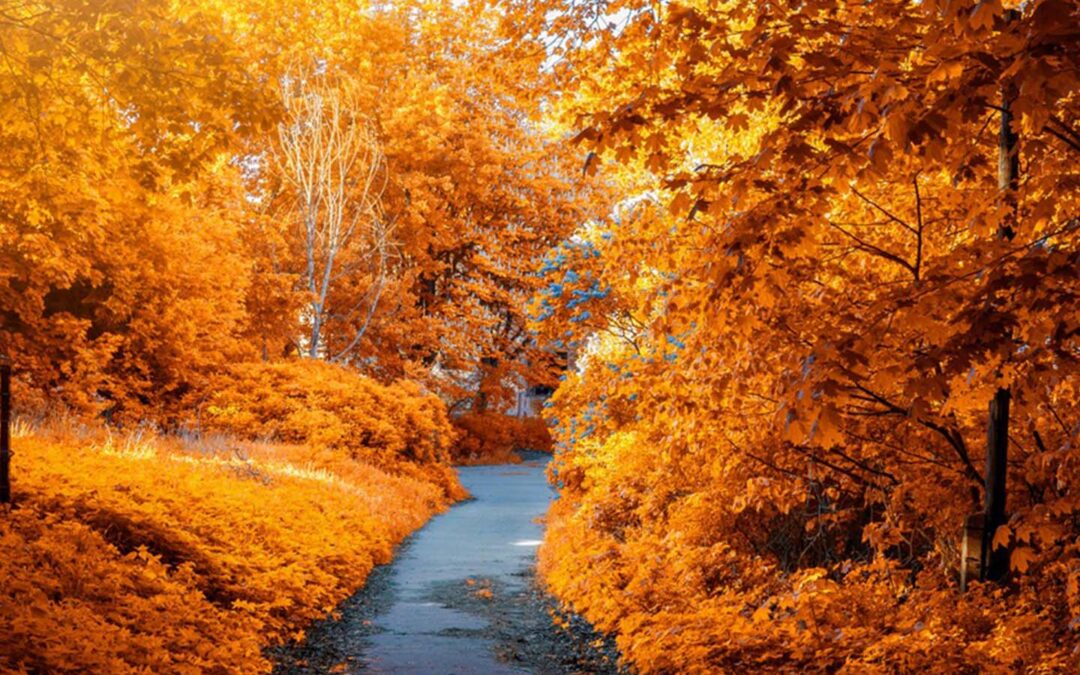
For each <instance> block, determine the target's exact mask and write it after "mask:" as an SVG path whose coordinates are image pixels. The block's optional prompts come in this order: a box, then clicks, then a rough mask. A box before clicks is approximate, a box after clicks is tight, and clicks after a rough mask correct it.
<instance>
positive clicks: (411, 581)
mask: <svg viewBox="0 0 1080 675" xmlns="http://www.w3.org/2000/svg"><path fill="white" fill-rule="evenodd" d="M547 459H548V456H547V455H541V454H539V453H529V454H528V455H526V457H525V460H526V461H525V462H523V463H522V464H516V465H498V466H477V467H462V468H460V469H459V472H460V476H461V482H462V483H463V484H464V485H465V487H466V488H468V490H469V491H470V492H471V493H472V495H473V497H474V498H473V499H472V500H470V501H468V502H464V503H462V504H460V505H458V506H456V507H454V508H453V509H451V510H450V511H449V512H448V513H445V514H443V515H441V516H438V517H436V518H435V519H433V520H432V521H431V522H430V523H428V525H426V526H425V527H424V528H423V529H422V530H420V531H419V532H417V533H416V534H414V535H413V536H412V537H411V538H410V539H409V540H407V541H406V543H404V544H403V545H402V546H401V548H400V550H399V551H398V555H397V557H396V559H395V561H394V562H393V563H391V564H389V565H385V566H383V567H381V568H378V569H376V570H375V571H374V572H373V573H372V574H371V576H370V577H369V579H368V583H367V584H366V586H365V587H364V589H363V590H361V591H360V592H359V593H357V594H356V595H354V596H353V597H352V598H350V599H349V600H347V601H345V602H344V603H343V604H342V605H341V606H340V607H339V608H338V612H337V614H338V616H337V618H336V619H331V620H327V621H324V622H322V623H320V624H318V625H316V626H314V627H313V628H312V629H311V630H309V631H308V633H307V639H306V640H305V641H304V642H303V643H299V644H292V645H288V646H285V647H282V648H278V649H276V650H274V653H273V654H272V655H271V656H272V657H273V658H274V659H275V660H276V662H277V664H278V667H277V670H276V671H275V672H279V673H290V674H292V673H310V672H344V673H352V672H357V673H428V674H431V675H451V674H461V675H464V674H467V673H483V674H484V675H500V674H503V673H537V674H540V675H563V674H567V673H581V672H586V673H598V674H603V673H616V672H618V671H617V669H616V667H615V665H614V664H615V660H616V652H615V651H614V649H613V647H612V645H611V644H610V642H609V641H606V640H604V639H602V638H601V637H600V636H598V635H596V634H595V633H594V632H593V631H592V630H591V629H590V627H589V626H588V624H586V623H585V622H584V621H583V620H581V619H580V618H577V617H574V616H569V615H566V614H564V613H562V612H560V611H558V609H557V607H556V605H555V602H554V601H553V600H552V599H551V598H550V597H549V596H547V595H546V594H545V593H544V592H543V591H542V590H541V589H540V588H539V587H538V586H537V584H536V581H535V577H534V572H533V567H534V564H535V552H536V546H537V545H538V543H539V540H540V538H541V537H542V535H543V526H542V524H541V518H542V516H543V515H544V513H545V512H546V510H547V507H548V505H549V504H550V502H551V500H552V499H553V498H554V496H555V495H554V492H553V491H552V490H551V489H550V487H549V486H548V483H547V480H546V477H545V474H544V469H545V465H546V461H547Z"/></svg>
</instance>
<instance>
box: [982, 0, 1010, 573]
mask: <svg viewBox="0 0 1080 675" xmlns="http://www.w3.org/2000/svg"><path fill="white" fill-rule="evenodd" d="M1018 17H1019V13H1018V12H1016V10H1010V11H1009V12H1008V13H1007V14H1006V17H1005V19H1006V22H1007V23H1012V22H1013V21H1015V20H1016V19H1017V18H1018ZM1015 98H1016V88H1015V87H1014V86H1012V85H1011V84H1010V83H1005V84H1004V85H1002V90H1001V128H1000V131H999V134H998V188H999V189H1000V190H1001V191H1002V193H1003V195H1004V197H1005V200H1006V203H1007V204H1008V205H1009V207H1010V210H1009V211H1010V212H1009V215H1008V216H1006V221H1005V223H1004V224H1002V226H1001V229H1000V231H999V235H1000V236H1001V237H1002V238H1004V239H1012V238H1013V237H1014V236H1016V229H1015V226H1016V219H1017V202H1016V188H1017V185H1018V183H1019V180H1020V148H1019V145H1020V139H1019V137H1018V135H1017V133H1016V132H1015V131H1014V129H1013V125H1012V122H1013V115H1012V102H1013V100H1014V99H1015ZM1006 337H1009V336H1006ZM1010 399H1011V393H1010V391H1009V389H1008V388H1001V389H998V390H997V392H996V393H995V394H994V398H993V399H992V400H991V401H990V410H989V413H990V415H989V418H990V419H989V420H988V423H987V430H986V503H985V511H984V513H985V520H984V521H983V522H984V529H983V537H982V551H981V555H980V557H979V576H980V577H981V578H982V579H986V580H991V581H997V580H1000V579H1002V578H1004V577H1005V575H1006V574H1007V573H1008V571H1009V550H1008V548H1007V547H1005V546H1002V547H1000V548H995V547H994V533H995V532H996V531H997V528H998V527H1000V526H1001V525H1004V524H1005V520H1006V511H1005V497H1006V493H1007V491H1006V477H1007V472H1008V459H1009V401H1010Z"/></svg>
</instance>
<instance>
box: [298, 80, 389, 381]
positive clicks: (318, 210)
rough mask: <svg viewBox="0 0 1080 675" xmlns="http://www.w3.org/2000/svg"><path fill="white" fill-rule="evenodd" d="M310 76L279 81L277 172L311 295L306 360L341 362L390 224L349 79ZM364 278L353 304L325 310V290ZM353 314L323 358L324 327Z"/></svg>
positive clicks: (374, 142)
mask: <svg viewBox="0 0 1080 675" xmlns="http://www.w3.org/2000/svg"><path fill="white" fill-rule="evenodd" d="M327 78H328V76H327V75H324V74H318V73H316V72H315V71H313V70H309V71H300V72H296V73H291V74H288V75H286V76H285V78H284V80H283V82H282V101H283V107H284V110H285V118H284V120H283V121H282V122H281V123H280V124H279V126H278V153H277V156H278V165H279V168H278V170H279V171H280V173H281V175H282V178H283V182H284V183H285V184H286V185H287V186H288V189H289V190H290V194H289V195H288V196H286V197H285V199H286V200H287V201H288V202H291V203H292V204H293V209H294V210H295V218H296V220H297V229H298V234H299V237H300V241H301V250H302V255H303V260H304V268H303V275H302V279H303V285H304V287H305V288H306V290H307V292H308V294H309V295H310V298H311V299H310V302H309V310H308V312H307V313H306V315H305V321H306V322H307V323H308V324H309V325H310V328H309V333H308V335H307V338H306V344H305V347H306V351H307V354H308V356H310V357H312V358H315V357H320V356H326V357H327V358H331V359H333V360H341V359H343V358H345V357H347V356H348V355H349V354H350V353H351V352H352V350H353V349H354V348H355V347H356V346H357V344H358V343H359V342H360V340H362V339H363V336H364V333H365V332H366V331H367V328H368V326H369V325H371V320H372V317H373V316H374V314H375V312H376V310H377V309H378V306H379V300H380V298H381V296H382V292H383V289H384V287H385V283H386V276H387V274H388V273H389V267H390V263H391V260H390V258H391V256H392V255H393V250H392V249H393V248H394V241H393V239H392V237H393V230H394V224H393V223H392V222H390V221H389V220H388V219H387V218H386V214H385V212H384V210H383V208H382V193H383V191H384V190H385V188H386V183H387V180H388V178H387V175H386V165H385V157H384V155H383V150H382V142H381V141H380V139H379V138H378V135H377V132H376V130H375V129H374V128H373V126H372V124H371V123H370V122H369V121H367V120H366V119H364V118H363V112H362V111H361V110H360V109H359V107H358V100H357V97H356V95H355V94H354V93H353V91H352V89H351V85H350V84H349V83H348V81H347V80H342V81H340V82H331V81H329V80H328V79H327ZM355 274H364V275H365V276H366V277H367V278H368V279H369V281H368V288H367V289H366V290H365V292H364V293H362V294H360V298H359V299H358V300H357V301H356V302H355V303H353V304H352V305H351V306H346V307H330V306H328V304H327V303H328V301H329V300H330V298H331V293H330V292H331V288H332V287H333V286H335V285H338V284H339V283H340V278H341V277H343V276H348V275H355ZM357 315H358V316H359V318H360V321H359V326H358V327H357V328H355V329H354V334H353V335H352V336H351V337H347V338H346V341H345V343H344V346H343V347H341V348H340V350H335V352H336V353H326V348H325V345H324V344H323V341H322V337H323V335H322V334H323V331H324V330H325V326H326V323H327V322H328V320H329V319H330V318H331V317H332V316H334V317H337V318H338V319H339V320H340V319H342V318H344V320H346V321H347V320H349V319H352V318H353V317H354V316H357Z"/></svg>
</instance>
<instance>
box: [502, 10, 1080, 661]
mask: <svg viewBox="0 0 1080 675" xmlns="http://www.w3.org/2000/svg"><path fill="white" fill-rule="evenodd" d="M518 9H519V10H520V16H521V17H523V18H521V19H520V20H517V21H515V22H514V26H515V28H516V29H517V30H520V31H523V32H524V33H526V34H532V35H536V36H542V35H548V36H551V35H554V36H556V37H558V38H560V40H559V41H558V43H557V46H556V47H555V48H554V49H555V50H556V51H557V53H558V54H559V56H560V57H561V58H562V59H563V61H562V65H561V67H562V68H563V70H564V73H563V81H564V83H565V84H564V86H565V87H566V89H567V91H568V94H567V97H566V99H565V101H564V115H565V119H566V120H567V121H566V124H567V125H568V126H569V127H571V128H573V129H575V130H576V132H577V140H578V141H579V142H580V143H583V144H584V145H585V146H586V147H587V149H588V150H590V151H591V152H592V153H593V154H592V155H590V159H589V161H588V162H587V163H586V168H587V170H589V171H600V172H606V173H608V174H609V175H611V176H612V180H615V181H618V182H620V183H622V184H623V185H625V186H626V187H625V194H626V195H628V196H627V198H626V199H625V200H624V202H623V204H622V206H621V207H620V208H619V209H617V210H615V211H614V212H613V213H612V214H611V216H610V217H609V218H608V219H607V222H605V223H595V224H593V225H592V226H590V227H587V228H584V229H583V230H581V231H580V232H579V233H578V234H577V235H576V237H575V238H574V239H571V240H568V242H567V243H566V245H564V246H562V247H560V248H559V249H556V250H553V251H552V253H551V255H550V256H549V262H548V264H547V265H546V267H545V272H546V274H547V275H548V278H549V285H548V287H547V288H546V289H545V290H544V291H543V292H542V293H541V294H539V295H538V296H537V298H536V300H535V301H534V307H533V316H534V319H535V320H536V329H537V330H538V331H540V332H541V333H542V334H543V335H546V336H547V337H548V339H550V340H570V341H574V342H576V343H577V347H578V348H579V349H581V350H583V351H584V353H585V358H584V362H585V366H584V370H583V372H582V373H581V374H580V375H577V376H572V377H571V378H570V379H569V380H568V381H567V383H565V384H564V385H563V386H561V387H560V389H559V390H558V392H557V393H556V399H555V401H554V405H553V407H552V408H551V418H552V420H553V422H554V423H556V424H557V433H556V436H557V441H558V443H559V445H560V447H561V448H562V449H561V450H560V451H559V453H558V455H557V457H558V459H557V465H556V469H555V472H554V476H555V478H556V480H557V481H558V483H559V484H560V485H562V487H563V499H560V502H559V504H558V505H557V506H556V507H555V514H554V515H555V518H554V519H553V521H552V524H551V526H550V529H549V533H548V538H547V544H546V546H545V549H543V551H542V559H543V564H544V568H545V576H546V578H547V580H548V583H549V585H550V587H551V588H552V589H553V590H554V591H555V592H556V593H557V594H558V595H560V596H562V597H563V598H564V599H566V600H567V601H569V602H571V603H572V604H573V606H574V607H575V608H576V609H579V610H581V611H583V612H584V613H585V614H586V616H587V617H589V618H590V619H592V620H594V621H595V622H597V624H598V625H599V626H601V627H602V628H604V629H606V630H612V631H615V632H616V633H618V634H619V636H620V646H621V647H622V648H623V651H624V654H625V655H626V657H627V658H628V659H629V660H630V661H631V662H632V663H633V664H634V665H635V666H637V667H638V668H640V669H641V670H643V671H645V672H684V671H695V670H702V669H709V668H714V669H728V668H731V669H735V668H737V667H739V666H740V664H741V665H742V667H745V666H746V664H750V663H757V664H759V665H774V666H775V665H779V664H789V665H790V664H793V663H800V664H803V666H804V667H817V668H822V669H832V668H839V667H841V666H842V665H845V664H846V666H847V667H849V668H855V669H857V668H859V667H864V668H874V667H896V668H900V669H902V670H907V669H915V668H926V667H930V668H942V667H953V668H976V669H978V668H991V667H994V665H995V664H996V665H999V666H1000V665H1004V667H1006V668H1030V667H1042V668H1047V669H1051V670H1053V669H1055V668H1065V667H1067V666H1066V665H1065V664H1071V667H1075V661H1074V658H1075V657H1074V656H1072V655H1071V646H1070V645H1071V643H1072V640H1071V638H1070V637H1069V636H1070V635H1071V633H1070V632H1069V631H1070V628H1069V626H1070V622H1071V621H1072V619H1073V617H1075V616H1077V606H1076V604H1075V603H1076V595H1075V589H1076V588H1077V583H1078V580H1077V578H1076V576H1075V556H1076V554H1077V551H1076V549H1075V546H1074V545H1073V542H1074V540H1075V532H1074V530H1073V529H1072V527H1071V525H1070V523H1071V519H1072V514H1074V513H1075V512H1076V508H1077V505H1078V504H1077V501H1076V500H1077V494H1076V492H1075V490H1074V489H1073V486H1074V485H1075V476H1074V475H1073V474H1072V468H1071V467H1072V462H1071V461H1070V460H1068V459H1066V457H1067V456H1068V454H1069V452H1070V450H1069V448H1070V447H1071V445H1072V443H1073V436H1074V429H1075V420H1076V412H1077V411H1076V408H1075V402H1074V400H1073V399H1072V392H1073V391H1075V388H1076V382H1077V372H1076V358H1075V354H1076V347H1077V343H1076V336H1077V333H1076V328H1077V324H1076V321H1075V318H1074V317H1075V316H1076V315H1077V309H1078V307H1077V300H1078V295H1077V290H1078V289H1077V278H1076V269H1077V267H1076V262H1077V255H1078V253H1077V244H1078V243H1080V242H1078V240H1077V227H1078V221H1077V213H1078V204H1077V190H1076V183H1075V181H1076V172H1075V167H1076V157H1077V148H1076V145H1075V141H1076V138H1077V137H1076V133H1077V132H1076V131H1075V125H1074V124H1073V123H1072V122H1071V121H1072V120H1073V119H1075V114H1076V113H1075V110H1076V107H1075V106H1076V103H1077V101H1076V93H1075V92H1076V90H1077V87H1076V82H1077V80H1076V77H1077V73H1078V70H1077V63H1078V56H1080V55H1078V53H1077V51H1076V47H1075V45H1076V42H1077V41H1076V30H1077V25H1078V24H1077V8H1076V6H1075V4H1074V3H1065V2H1056V1H1047V2H1036V3H1026V4H1024V5H1023V6H1018V7H1009V6H1005V5H1002V4H1000V3H964V2H959V3H956V2H953V3H934V2H931V3H906V2H886V3H870V4H863V5H859V4H857V5H850V4H844V3H833V2H814V3H804V4H802V5H797V6H787V5H785V6H782V7H781V6H777V5H774V4H772V3H756V4H755V3H749V4H748V3H719V4H718V3H680V4H668V5H663V6H660V5H656V4H652V3H646V2H640V3H639V2H628V3H611V4H608V3H573V4H570V3H567V4H562V3H555V4H544V5H543V6H542V7H531V6H530V7H525V6H521V7H519V8H518ZM530 12H531V13H530ZM999 164H1001V165H1002V166H1003V167H1005V168H1004V169H1003V171H1002V172H1001V177H999V171H998V165H999ZM1018 169H1019V170H1018ZM999 180H1000V182H999ZM1009 399H1011V401H1010V404H1009V405H1008V407H1005V405H1003V402H1004V401H1007V400H1009ZM991 400H994V401H995V409H996V410H997V411H999V412H1003V413H1004V415H1000V414H999V415H998V419H999V423H998V424H997V425H993V427H992V428H995V429H996V430H997V432H996V433H991V434H990V438H989V439H987V440H988V443H989V444H990V445H991V447H990V448H988V450H986V451H984V450H983V439H986V438H987V436H986V434H987V432H986V429H987V425H988V403H989V402H990V401H991ZM1006 416H1007V418H1006ZM1006 419H1007V422H1008V426H1007V428H1005V427H1004V425H1003V424H1002V422H1004V421H1006ZM1006 433H1007V434H1008V436H1007V438H1008V453H1009V454H1008V462H1009V472H1008V479H1007V482H1006V481H1005V474H1004V472H1003V469H1004V462H1003V461H1002V459H1003V458H1002V457H1001V453H1002V450H1003V449H1004V444H1005V442H1006V441H1005V438H1006V436H1005V434H1006ZM995 439H996V440H995ZM988 454H989V455H991V456H994V455H996V456H997V457H998V459H997V460H996V463H994V462H991V464H994V466H995V469H994V470H991V471H987V472H986V474H985V475H984V472H983V468H982V464H983V457H984V456H985V455H988ZM995 477H997V478H996V479H995ZM995 480H997V481H1000V482H999V485H1000V484H1002V483H1005V485H1004V487H1005V488H1007V490H1008V502H1007V503H1008V505H1009V511H1010V513H1009V514H1008V515H1007V523H1005V522H1003V521H1004V520H1005V517H1006V516H1005V514H1004V513H1003V511H1004V509H1003V506H1002V503H1003V501H1002V499H1001V498H999V497H995V498H994V499H987V502H988V503H987V504H986V506H985V507H984V505H983V500H984V498H985V497H984V495H986V494H987V493H990V494H993V492H994V491H993V490H992V489H990V490H988V489H987V488H986V487H985V484H986V483H987V482H988V481H989V482H990V484H991V485H993V481H995ZM1000 497H1004V493H1002V494H1001V495H1000ZM984 508H986V509H988V511H989V512H988V513H987V517H988V521H989V524H988V526H987V528H986V530H987V533H986V535H985V536H986V540H985V541H986V547H987V550H988V551H993V552H994V556H995V557H997V558H998V560H999V561H1004V565H1005V567H1008V568H1011V570H1012V576H1011V578H1010V579H1009V580H1008V586H1007V588H1008V590H1007V591H1006V592H1004V594H1003V592H1002V591H998V590H995V589H993V588H992V587H990V586H984V585H983V586H981V585H978V584H975V585H974V586H973V587H972V588H970V589H969V593H968V594H967V595H965V596H964V597H963V598H962V599H957V597H956V590H955V587H954V584H955V576H956V575H955V572H956V570H957V569H958V567H959V566H960V564H961V561H960V555H961V532H962V529H963V526H964V523H965V520H966V518H967V516H968V515H969V514H971V513H973V512H980V511H982V510H983V509H984ZM994 518H998V519H1000V520H997V521H995V520H994ZM998 525H1000V526H998ZM1021 533H1022V534H1021ZM978 547H979V545H978V544H976V549H978ZM975 557H976V558H978V557H979V552H978V550H976V553H975ZM1001 564H1002V563H1001V562H997V563H996V565H999V566H1000V565H1001ZM982 565H983V569H984V572H985V573H986V575H987V576H988V577H993V576H996V575H995V574H994V572H995V571H997V573H998V574H1000V572H1001V567H998V569H997V570H994V569H993V567H994V565H995V563H993V562H990V561H987V560H986V559H985V558H984V559H983V561H982ZM977 567H978V563H977ZM586 579H587V580H588V582H585V580H586ZM598 580H600V581H598ZM1050 597H1055V598H1056V600H1054V601H1053V602H1050V601H1048V598H1050ZM1043 602H1045V603H1046V604H1045V605H1043V604H1041V603H1043ZM957 603H960V609H956V604H957ZM1036 607H1041V609H1035V608H1036ZM913 625H914V626H916V627H915V628H911V627H912V626H913ZM924 627H925V630H924ZM1006 636H1008V637H1006ZM942 664H948V666H943V665H942Z"/></svg>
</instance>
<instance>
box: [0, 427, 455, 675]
mask: <svg viewBox="0 0 1080 675" xmlns="http://www.w3.org/2000/svg"><path fill="white" fill-rule="evenodd" d="M14 444H15V449H16V457H15V465H14V471H15V474H14V475H15V482H14V490H15V494H14V499H15V507H14V508H12V509H10V510H8V509H4V510H2V511H0V546H3V550H4V554H3V555H2V556H0V578H3V579H4V587H5V592H4V593H3V594H0V671H7V670H13V671H29V672H108V673H125V672H136V671H140V672H142V671H151V672H179V673H185V672H186V673H201V672H264V671H268V670H269V669H270V665H271V664H270V663H269V662H268V661H267V660H266V659H265V658H264V657H263V656H262V653H261V649H262V648H263V647H265V646H267V645H268V644H273V643H278V642H281V641H283V640H285V639H286V638H288V637H295V636H299V635H302V629H303V627H304V626H305V625H306V624H308V623H309V622H311V621H312V620H314V619H316V618H319V617H322V616H324V615H325V614H327V613H328V612H329V611H331V610H332V609H333V608H334V607H335V606H336V605H337V603H339V602H340V601H341V600H342V599H344V598H345V597H347V596H348V595H349V594H351V593H352V592H354V591H355V590H356V589H357V588H359V587H360V586H361V585H362V584H363V583H364V581H365V579H366V578H367V575H368V573H369V572H370V571H371V569H372V568H373V567H374V566H375V565H377V564H381V563H385V562H388V561H389V560H390V559H391V556H392V552H393V547H394V546H395V545H396V544H397V543H398V542H399V541H400V540H401V539H402V538H404V537H405V536H406V535H407V534H409V533H410V532H412V531H413V530H414V529H416V528H417V527H419V526H420V525H422V524H423V523H424V522H425V521H426V520H427V519H428V518H429V517H430V516H431V515H432V514H434V513H436V512H438V511H440V510H442V509H443V508H445V506H446V505H447V503H448V500H447V498H446V495H445V489H444V488H443V487H442V486H437V485H434V484H432V483H431V482H427V481H423V480H419V479H417V478H414V477H409V476H402V475H394V474H391V473H387V472H385V471H383V470H382V469H379V468H376V467H374V466H371V465H369V464H366V463H362V462H357V461H353V460H345V459H342V458H341V457H340V456H338V455H337V454H335V453H332V452H331V451H325V450H319V449H313V448H310V447H303V446H286V445H268V444H261V443H243V442H237V441H234V440H231V439H229V438H226V437H219V438H212V439H204V440H200V441H196V442H187V443H185V442H183V441H182V440H181V439H178V438H164V437H149V438H140V437H139V436H130V437H127V438H125V439H119V438H117V437H116V436H114V435H112V434H110V433H109V432H107V431H104V430H87V429H83V428H78V427H75V426H73V425H68V426H67V427H66V428H65V429H62V430H61V429H57V428H53V429H51V430H44V431H42V430H31V429H28V428H26V427H25V426H23V427H21V428H19V429H17V433H16V437H15V440H14ZM319 467H322V468H319ZM328 467H333V468H332V469H331V468H328Z"/></svg>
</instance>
